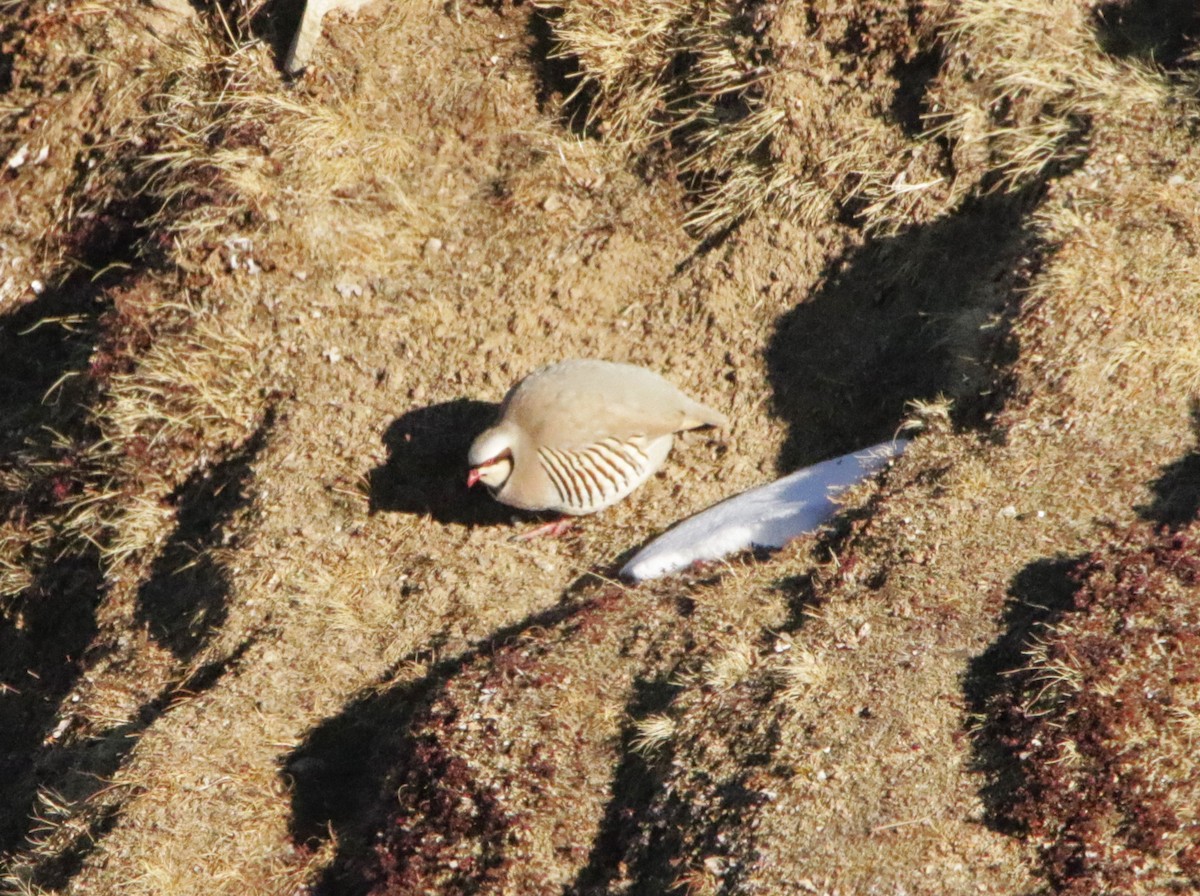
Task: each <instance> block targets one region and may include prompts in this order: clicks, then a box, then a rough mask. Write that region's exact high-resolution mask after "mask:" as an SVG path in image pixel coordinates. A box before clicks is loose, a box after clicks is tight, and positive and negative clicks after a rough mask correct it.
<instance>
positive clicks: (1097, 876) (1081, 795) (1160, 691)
mask: <svg viewBox="0 0 1200 896" xmlns="http://www.w3.org/2000/svg"><path fill="white" fill-rule="evenodd" d="M1145 538H1146V535H1145V530H1144V529H1143V528H1139V529H1136V530H1134V531H1132V532H1130V533H1128V534H1127V535H1126V537H1125V539H1124V541H1123V542H1122V543H1119V544H1117V545H1114V546H1113V547H1111V548H1107V549H1105V550H1102V551H1098V552H1096V553H1095V554H1093V555H1092V556H1090V557H1088V558H1087V559H1086V560H1084V561H1083V562H1081V563H1080V564H1079V565H1078V566H1077V567H1076V569H1075V570H1074V571H1073V572H1072V574H1071V575H1072V579H1073V580H1074V582H1075V583H1076V584H1077V586H1078V587H1077V590H1076V592H1075V595H1074V600H1073V606H1071V607H1070V609H1069V610H1068V611H1067V612H1066V613H1064V614H1063V615H1062V616H1061V618H1059V619H1057V620H1056V621H1054V622H1053V623H1052V624H1050V625H1048V626H1046V627H1045V628H1044V629H1042V630H1041V631H1039V632H1037V633H1036V635H1035V640H1034V643H1033V644H1032V646H1031V647H1030V648H1029V651H1028V664H1027V666H1026V667H1025V668H1023V669H1021V670H1020V671H1019V672H1017V673H1016V677H1015V679H1014V682H1013V689H1012V691H1011V693H1010V694H1009V695H1007V698H1006V700H1005V701H1003V702H1002V703H1001V704H999V705H998V706H996V707H995V708H994V711H993V716H992V723H993V724H994V725H995V727H996V730H997V731H1003V732H1006V733H1005V735H1004V742H1005V746H1006V747H1007V749H1009V750H1010V751H1011V753H1012V756H1013V757H1014V758H1015V761H1016V762H1017V764H1018V767H1019V770H1020V776H1021V779H1022V781H1023V783H1022V784H1021V785H1020V787H1019V788H1018V789H1017V791H1016V793H1015V796H1014V798H1013V799H1012V802H1011V805H1010V807H1009V808H1008V810H1007V815H1008V817H1009V818H1010V819H1011V820H1012V821H1013V822H1015V823H1016V824H1018V825H1020V826H1021V827H1022V828H1023V829H1024V830H1027V831H1028V833H1029V834H1030V836H1031V837H1032V838H1033V839H1034V841H1035V842H1036V843H1037V844H1038V847H1039V850H1040V852H1041V856H1042V859H1043V862H1044V863H1045V869H1046V873H1047V875H1048V877H1049V878H1050V881H1051V883H1052V884H1053V885H1054V887H1055V889H1056V891H1058V892H1060V893H1070V894H1084V893H1095V892H1122V893H1161V892H1167V891H1174V890H1184V889H1190V888H1193V887H1196V886H1200V813H1198V809H1197V807H1200V770H1198V769H1197V767H1196V763H1195V755H1196V746H1197V743H1198V742H1200V715H1198V708H1200V663H1198V659H1197V658H1198V657H1200V600H1198V599H1197V598H1198V597H1200V544H1198V543H1197V541H1196V538H1195V533H1194V532H1193V531H1191V530H1190V529H1185V530H1183V531H1181V532H1178V533H1164V534H1159V535H1154V536H1151V537H1150V538H1149V539H1148V541H1143V539H1145Z"/></svg>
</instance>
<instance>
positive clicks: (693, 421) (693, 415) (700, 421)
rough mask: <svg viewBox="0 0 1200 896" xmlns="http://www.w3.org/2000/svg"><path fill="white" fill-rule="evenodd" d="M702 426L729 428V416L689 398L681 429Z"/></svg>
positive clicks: (684, 410)
mask: <svg viewBox="0 0 1200 896" xmlns="http://www.w3.org/2000/svg"><path fill="white" fill-rule="evenodd" d="M701 426H715V427H717V428H718V429H724V430H728V429H729V418H728V417H726V416H725V415H724V414H722V413H721V412H720V411H718V410H716V409H715V408H710V407H709V406H708V405H706V404H701V403H700V402H698V401H692V400H691V399H688V403H687V405H686V406H685V407H684V409H683V422H682V424H680V427H679V429H680V430H685V429H699V428H700V427H701Z"/></svg>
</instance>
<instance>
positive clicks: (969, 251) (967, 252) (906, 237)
mask: <svg viewBox="0 0 1200 896" xmlns="http://www.w3.org/2000/svg"><path fill="white" fill-rule="evenodd" d="M1039 191H1040V190H1039V189H1035V188H1031V189H1030V190H1027V191H1024V192H1019V193H1012V194H1006V195H1000V194H999V193H996V194H992V195H989V196H986V197H983V198H981V199H978V200H975V201H973V202H970V203H968V204H967V205H966V206H965V207H964V208H963V209H962V210H961V211H960V212H958V213H956V214H953V215H951V216H948V217H946V218H943V219H940V220H938V221H934V222H933V223H931V224H926V225H922V226H918V227H914V228H912V229H910V230H908V231H905V232H904V233H901V234H899V235H897V236H893V237H888V238H885V239H881V240H878V241H875V242H871V243H868V244H866V245H865V246H864V247H862V248H861V249H856V250H854V251H852V252H851V253H850V254H849V255H848V256H847V257H845V258H843V259H841V260H839V261H838V262H837V263H835V264H834V265H833V266H832V268H831V270H830V271H829V272H828V273H827V275H826V277H825V280H824V283H823V284H822V285H821V286H820V288H818V290H817V291H816V292H815V293H814V294H813V295H811V296H810V297H808V298H806V299H805V300H804V301H802V302H800V304H798V305H796V307H795V308H793V309H792V310H791V311H789V312H788V313H787V314H785V315H784V316H783V317H782V318H781V319H780V321H779V323H778V325H777V326H776V329H775V333H774V335H773V336H772V339H771V342H770V345H769V346H768V349H767V366H768V372H769V375H770V379H771V385H772V387H773V389H774V402H773V406H774V408H773V409H774V411H775V413H776V414H777V415H778V416H780V417H781V418H783V419H784V420H786V421H787V422H788V423H789V424H790V427H791V429H790V432H789V438H788V440H787V443H786V444H785V446H784V448H783V450H782V451H781V454H780V459H779V466H780V469H781V470H783V471H789V472H790V471H791V470H793V469H795V468H797V467H801V466H806V465H808V464H812V463H815V462H817V461H820V460H824V459H825V458H828V457H832V456H836V455H839V454H844V453H846V452H849V451H854V450H856V449H859V448H863V447H865V446H868V445H873V444H876V443H878V442H882V441H884V440H886V439H889V438H891V437H892V436H893V435H895V433H896V429H897V427H898V426H899V424H900V423H901V421H902V420H903V419H904V417H905V406H906V404H907V403H908V402H910V401H912V400H914V399H923V400H933V399H936V398H937V397H938V396H939V395H945V396H948V397H950V398H952V399H953V400H954V402H955V420H956V423H957V424H958V425H960V426H983V425H985V424H986V422H987V420H988V417H989V415H990V414H991V413H993V412H995V411H997V410H999V408H1000V407H1001V406H1002V403H1003V399H1004V397H1005V395H1004V388H1003V384H1002V383H999V382H997V379H998V375H997V370H999V369H1001V367H1002V364H1003V362H1004V361H1005V360H1006V359H1007V356H1008V353H1009V352H1010V351H1011V347H1010V346H1009V344H1008V326H1009V323H1010V322H1011V319H1012V317H1013V315H1014V313H1015V311H1016V308H1017V306H1018V304H1019V298H1020V291H1021V288H1022V286H1023V285H1024V284H1025V282H1026V281H1027V277H1028V272H1029V268H1030V265H1031V264H1032V262H1031V259H1034V258H1036V257H1037V254H1038V252H1039V248H1040V247H1039V244H1038V240H1037V237H1036V236H1035V235H1034V233H1033V232H1032V230H1031V229H1030V228H1029V226H1028V224H1027V213H1028V212H1029V210H1030V209H1031V208H1032V206H1033V203H1034V201H1035V198H1036V195H1037V193H1038V192H1039Z"/></svg>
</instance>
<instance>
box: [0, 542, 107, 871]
mask: <svg viewBox="0 0 1200 896" xmlns="http://www.w3.org/2000/svg"><path fill="white" fill-rule="evenodd" d="M104 593H105V589H104V581H103V575H102V572H101V567H100V559H99V556H98V554H97V552H96V551H95V550H91V551H88V552H86V553H83V554H75V555H69V556H65V557H61V558H59V559H58V560H57V561H56V562H54V563H52V564H51V565H50V566H48V567H46V568H45V569H43V570H42V572H41V574H40V575H39V576H38V578H37V580H36V581H35V582H34V584H33V585H31V586H30V587H29V588H28V589H26V591H25V592H23V593H22V594H20V595H18V596H17V597H16V598H15V599H13V600H12V601H11V603H7V604H6V605H5V607H4V609H5V614H4V619H3V622H2V623H0V781H3V786H2V787H0V856H2V855H4V854H5V853H8V852H11V851H12V850H14V849H16V848H17V847H18V846H19V845H20V844H21V842H22V841H23V840H24V838H25V836H26V835H27V834H28V833H29V830H30V823H31V819H30V813H31V811H32V809H33V803H34V798H35V797H36V795H37V791H38V788H39V787H40V786H42V784H43V783H45V780H46V772H45V770H44V769H42V768H41V767H40V763H41V760H42V759H43V756H44V753H45V747H44V742H45V741H46V740H47V738H48V736H49V735H50V734H51V731H52V729H53V728H54V725H55V722H56V719H57V718H58V712H59V704H60V703H61V701H62V699H63V698H64V697H65V696H66V695H67V694H68V693H69V692H70V690H71V688H72V687H74V685H75V681H76V678H77V677H78V675H79V673H80V671H81V670H82V668H83V666H84V652H85V651H86V650H87V648H88V645H90V644H91V642H92V639H93V638H94V637H95V635H96V608H97V606H98V605H99V603H100V601H101V599H102V598H103V596H104Z"/></svg>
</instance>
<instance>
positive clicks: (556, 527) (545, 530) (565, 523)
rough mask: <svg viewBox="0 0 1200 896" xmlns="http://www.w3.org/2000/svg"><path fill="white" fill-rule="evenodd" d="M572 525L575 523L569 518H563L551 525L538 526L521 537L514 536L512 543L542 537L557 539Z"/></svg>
mask: <svg viewBox="0 0 1200 896" xmlns="http://www.w3.org/2000/svg"><path fill="white" fill-rule="evenodd" d="M574 524H575V521H574V520H573V519H571V518H570V517H569V516H564V517H561V518H560V519H557V520H554V522H552V523H546V524H545V525H542V526H538V527H537V528H536V529H530V530H529V531H528V532H526V533H525V534H523V535H514V536H513V541H530V540H532V539H534V538H541V537H542V536H543V535H545V536H547V537H549V538H558V537H559V536H560V535H562V534H563V533H564V532H566V531H567V530H568V529H570V528H571V526H573V525H574Z"/></svg>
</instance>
